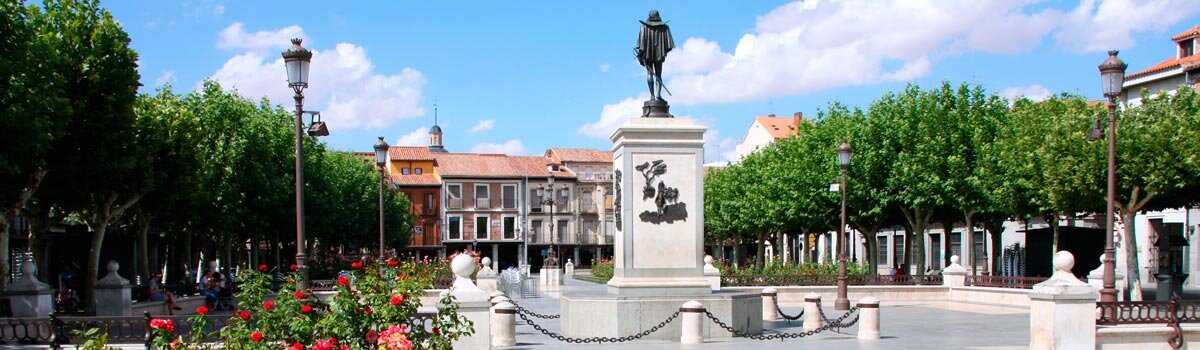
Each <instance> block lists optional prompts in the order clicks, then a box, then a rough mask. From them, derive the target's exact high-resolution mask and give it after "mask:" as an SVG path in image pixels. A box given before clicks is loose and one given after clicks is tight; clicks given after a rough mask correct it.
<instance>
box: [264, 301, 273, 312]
mask: <svg viewBox="0 0 1200 350" xmlns="http://www.w3.org/2000/svg"><path fill="white" fill-rule="evenodd" d="M274 308H275V301H274V300H267V301H264V302H263V310H268V311H270V310H271V309H274Z"/></svg>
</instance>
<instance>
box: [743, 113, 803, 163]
mask: <svg viewBox="0 0 1200 350" xmlns="http://www.w3.org/2000/svg"><path fill="white" fill-rule="evenodd" d="M803 121H804V114H803V113H800V112H796V114H794V115H793V116H792V117H791V118H779V117H776V116H775V115H774V114H770V115H767V116H765V117H756V118H754V122H751V123H750V129H749V130H746V137H745V138H743V139H742V141H741V142H739V143H738V144H737V147H736V149H735V156H736V158H737V159H735V160H734V161H740V160H742V159H744V158H746V156H748V155H750V154H751V153H754V151H757V150H758V149H759V148H763V147H766V146H767V145H768V144H770V143H771V142H775V140H778V139H781V138H785V137H788V136H792V135H795V134H796V131H797V128H798V126H799V125H800V123H801V122H803Z"/></svg>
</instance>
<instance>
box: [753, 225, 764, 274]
mask: <svg viewBox="0 0 1200 350" xmlns="http://www.w3.org/2000/svg"><path fill="white" fill-rule="evenodd" d="M765 243H766V235H765V234H764V235H761V236H758V251H755V252H754V267H756V268H758V271H762V268H763V253H765V252H764V250H765V249H766V247H765V246H766V244H765Z"/></svg>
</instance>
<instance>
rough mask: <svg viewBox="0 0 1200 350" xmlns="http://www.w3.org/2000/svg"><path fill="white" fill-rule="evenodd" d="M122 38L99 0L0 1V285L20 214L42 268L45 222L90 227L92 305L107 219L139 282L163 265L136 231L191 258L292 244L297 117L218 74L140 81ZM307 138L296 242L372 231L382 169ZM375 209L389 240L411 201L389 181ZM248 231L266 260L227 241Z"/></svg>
mask: <svg viewBox="0 0 1200 350" xmlns="http://www.w3.org/2000/svg"><path fill="white" fill-rule="evenodd" d="M129 43H130V38H129V36H128V35H127V34H126V33H125V31H124V30H123V29H122V28H121V25H120V24H119V23H117V22H116V21H115V20H114V19H113V18H112V15H111V14H110V13H109V12H108V11H107V10H105V9H103V8H101V7H100V6H99V4H98V2H97V1H96V0H51V1H44V2H42V4H41V5H36V6H35V5H30V6H27V7H26V6H22V5H20V2H14V1H5V2H2V3H0V130H4V136H3V137H0V206H2V207H3V214H2V215H0V276H5V277H4V278H0V290H3V287H4V285H5V284H6V283H7V282H8V277H7V276H8V275H9V271H10V266H9V265H8V262H9V257H8V254H9V238H10V237H8V235H9V225H10V224H11V223H12V221H13V219H14V218H15V217H17V216H18V215H19V216H21V217H23V218H24V219H25V220H27V221H28V222H29V225H30V237H29V238H30V247H29V250H30V251H32V252H33V254H34V258H35V260H36V261H37V263H38V266H43V267H45V266H47V261H45V259H46V257H45V256H44V252H45V250H46V249H45V247H46V244H47V234H48V231H49V229H50V227H51V226H54V225H58V224H59V223H60V222H64V221H66V222H74V223H82V224H84V225H86V227H88V229H89V231H91V235H90V237H80V238H81V239H83V238H86V239H88V240H90V242H88V243H87V244H89V245H90V250H89V253H88V256H87V258H86V268H85V269H84V271H82V272H83V274H84V276H83V277H84V278H83V281H84V282H85V287H84V291H85V292H88V294H87V295H86V296H85V298H84V305H85V306H89V307H90V306H91V305H92V302H91V300H93V299H92V295H91V294H90V291H91V290H92V289H93V287H94V285H95V282H96V278H97V271H98V269H99V267H100V262H101V256H102V255H104V252H103V251H102V250H101V248H102V246H103V243H104V241H105V239H106V238H108V237H111V236H112V235H113V233H112V232H114V231H119V232H123V233H125V234H126V235H134V236H136V237H138V248H137V249H138V250H139V254H138V257H139V260H140V261H139V263H138V265H139V266H137V272H138V274H139V275H141V277H142V281H146V280H148V279H149V278H150V277H151V276H152V275H153V274H154V272H155V271H158V270H159V269H161V268H162V266H149V262H148V261H149V260H148V259H147V257H148V256H149V255H150V254H148V249H149V248H148V244H147V241H148V236H149V235H159V236H161V237H162V238H163V241H166V242H169V243H168V245H170V247H169V248H168V250H169V251H171V252H172V253H173V256H172V258H171V259H170V260H166V259H160V261H163V263H164V264H165V263H167V261H170V263H173V264H183V263H186V262H194V261H196V259H197V258H198V255H199V253H200V252H202V251H204V252H206V253H207V254H206V255H205V256H206V259H212V258H214V257H221V258H223V261H225V262H228V263H230V264H232V263H233V262H234V261H235V259H243V260H241V265H247V264H249V265H250V266H255V265H257V264H258V263H259V262H260V261H264V262H265V261H271V262H272V265H274V262H275V261H280V260H283V261H286V259H287V258H283V259H280V258H279V256H283V257H289V256H291V255H292V254H294V250H293V251H292V252H280V249H279V248H280V247H281V246H283V247H284V248H283V249H295V248H294V244H295V243H294V242H295V240H294V232H295V224H296V223H295V214H294V212H293V211H292V210H293V209H292V207H293V206H292V203H294V201H295V199H294V196H295V193H294V192H295V191H294V188H293V184H294V181H295V176H294V172H293V169H294V168H293V166H294V154H295V153H294V150H293V139H292V138H293V132H294V131H293V130H292V127H293V116H294V115H293V114H292V113H291V112H289V111H286V110H284V109H283V108H282V107H279V106H272V105H270V104H268V103H267V101H266V100H265V99H264V100H262V101H260V102H257V103H256V102H254V101H252V100H249V99H246V98H244V97H241V96H240V95H238V94H237V93H235V92H234V91H231V90H227V89H225V88H223V87H221V86H220V85H218V84H217V83H215V82H205V83H204V84H203V86H202V87H201V88H199V89H198V90H197V91H194V92H190V93H186V94H179V93H176V92H174V91H173V90H172V89H171V87H169V86H164V87H158V88H157V89H155V90H156V91H155V92H154V93H141V94H139V93H138V88H139V86H140V83H139V79H140V75H139V74H138V71H137V68H138V67H137V53H136V52H134V50H133V49H131V48H130V47H129ZM279 69H281V70H282V69H283V67H279ZM280 86H281V88H284V87H285V86H284V85H283V84H281V85H280ZM304 145H305V159H304V161H305V164H306V167H307V169H308V170H307V181H306V183H305V185H306V188H307V190H306V192H307V197H308V198H309V199H310V200H309V202H308V203H309V204H308V213H309V214H308V219H307V227H308V230H309V232H311V233H312V234H311V235H310V236H309V239H308V241H309V243H308V246H309V248H310V249H314V250H317V249H322V248H328V247H337V246H340V245H342V244H344V243H351V242H355V243H357V242H373V241H374V240H375V237H377V232H378V231H377V230H378V223H377V220H378V218H377V216H376V215H377V213H378V198H377V195H378V194H377V190H378V186H379V176H380V175H379V172H378V171H377V170H375V169H374V167H373V165H372V164H371V163H369V162H367V161H365V160H364V159H363V158H361V157H359V156H357V155H355V154H353V153H349V152H340V151H334V150H329V149H327V148H326V146H325V145H324V144H323V143H321V142H319V141H317V140H316V139H315V138H312V137H306V138H305V144H304ZM385 212H386V213H387V218H386V227H387V238H388V244H389V246H391V247H396V248H400V247H402V246H404V245H405V244H407V243H408V241H409V239H408V238H409V232H411V225H412V217H411V214H410V213H411V209H410V206H409V201H408V199H407V198H406V197H404V195H403V194H401V193H398V192H395V191H387V197H386V206H385ZM247 245H249V246H251V247H260V246H269V247H274V252H273V253H274V254H272V255H275V257H274V258H275V259H273V260H272V259H268V258H267V257H261V256H258V255H259V254H258V251H259V249H252V250H251V253H250V256H249V257H248V258H247V257H246V256H245V255H244V254H236V253H237V252H239V251H240V250H241V249H240V248H235V249H238V250H235V251H234V252H233V254H231V253H230V250H229V249H226V247H244V246H247ZM289 247H290V248H289ZM206 248H207V249H206ZM317 253H319V252H317ZM310 254H311V253H310ZM238 255H241V256H240V257H239V256H238ZM105 256H109V255H105ZM318 256H319V254H318ZM175 268H177V266H172V269H175ZM192 268H195V266H192ZM172 271H176V270H172Z"/></svg>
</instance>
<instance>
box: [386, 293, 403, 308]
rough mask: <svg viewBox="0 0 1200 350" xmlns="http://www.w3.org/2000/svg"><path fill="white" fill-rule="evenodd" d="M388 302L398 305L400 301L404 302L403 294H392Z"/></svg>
mask: <svg viewBox="0 0 1200 350" xmlns="http://www.w3.org/2000/svg"><path fill="white" fill-rule="evenodd" d="M388 302H389V303H391V304H392V306H396V305H400V303H403V302H404V296H403V295H399V294H397V295H393V296H392V298H391V299H389V300H388Z"/></svg>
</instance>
